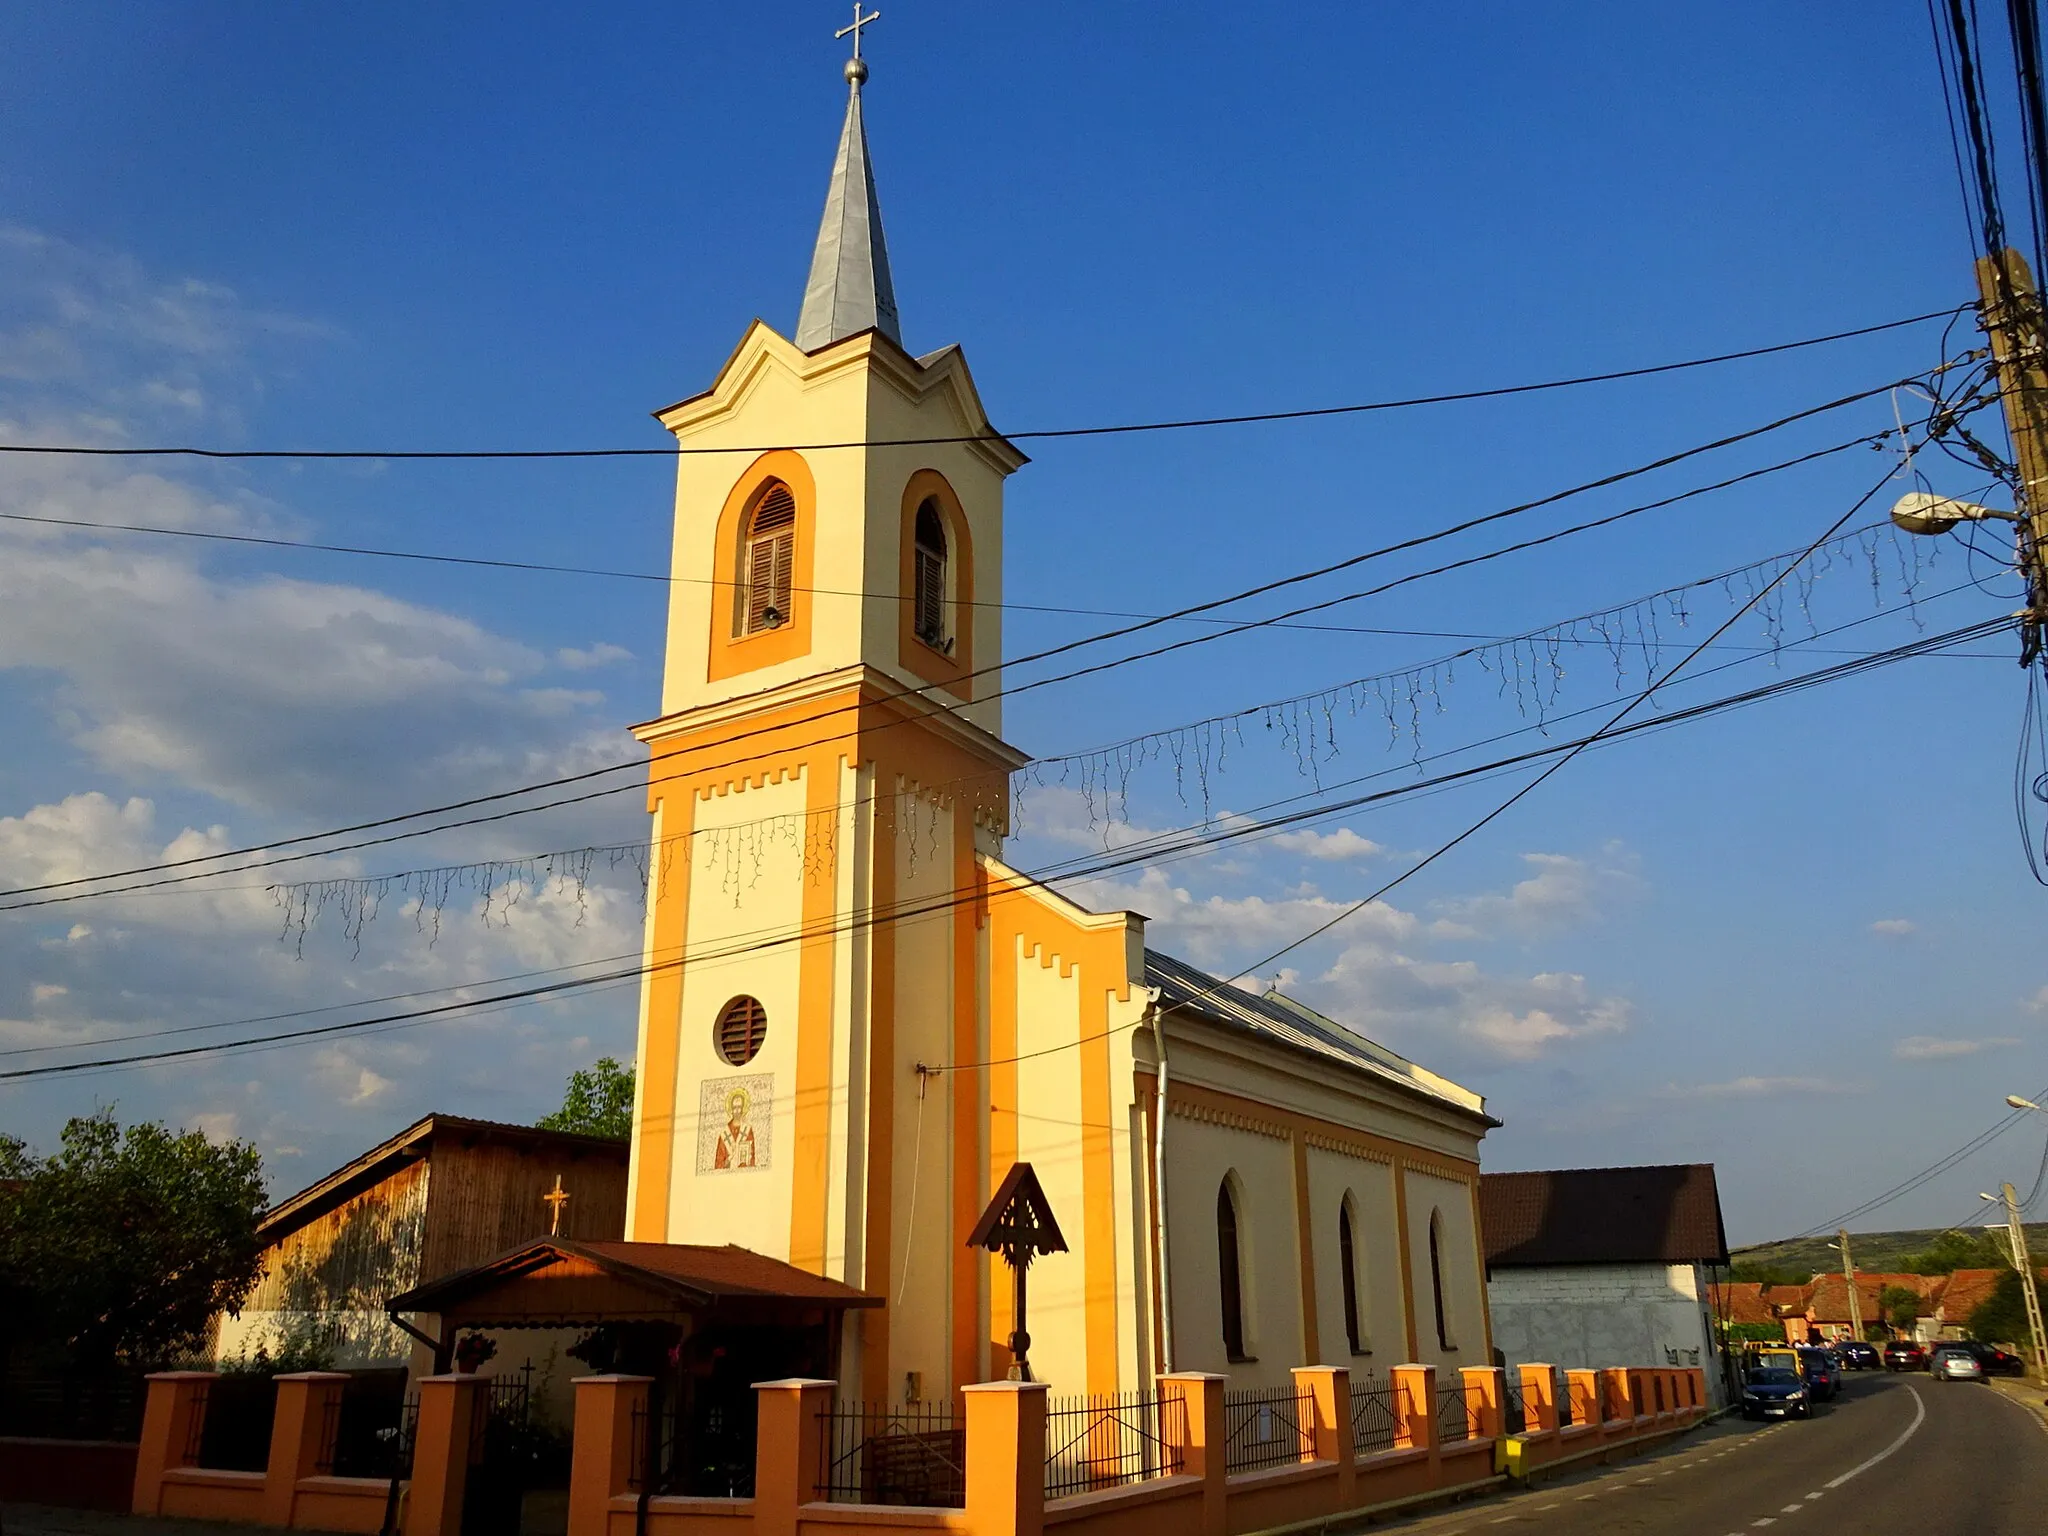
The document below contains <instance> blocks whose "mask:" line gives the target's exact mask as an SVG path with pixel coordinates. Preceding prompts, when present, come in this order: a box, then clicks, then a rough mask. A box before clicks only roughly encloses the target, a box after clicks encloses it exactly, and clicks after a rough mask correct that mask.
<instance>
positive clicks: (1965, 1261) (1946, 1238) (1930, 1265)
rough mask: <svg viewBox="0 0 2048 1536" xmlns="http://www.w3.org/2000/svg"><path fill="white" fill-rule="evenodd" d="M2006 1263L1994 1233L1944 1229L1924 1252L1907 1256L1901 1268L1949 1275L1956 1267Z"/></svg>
mask: <svg viewBox="0 0 2048 1536" xmlns="http://www.w3.org/2000/svg"><path fill="white" fill-rule="evenodd" d="M2010 1262H2011V1260H2010V1259H2009V1258H2008V1257H2007V1255H2006V1252H2005V1246H2004V1243H2003V1242H2002V1241H2001V1240H2000V1239H1999V1238H1998V1237H1996V1236H1989V1235H1983V1236H1980V1235H1978V1234H1976V1233H1969V1232H1944V1233H1942V1234H1941V1235H1940V1236H1939V1237H1937V1238H1935V1240H1934V1241H1933V1242H1932V1243H1931V1244H1929V1245H1928V1247H1927V1249H1926V1251H1925V1252H1922V1253H1916V1254H1913V1255H1912V1256H1911V1257H1909V1258H1908V1259H1907V1260H1906V1265H1905V1267H1906V1268H1907V1269H1908V1270H1909V1271H1911V1272H1912V1273H1913V1274H1916V1275H1952V1274H1954V1273H1955V1272H1956V1271H1957V1270H1959V1269H1997V1268H1998V1267H1999V1266H2000V1265H2003V1264H2007V1263H2010Z"/></svg>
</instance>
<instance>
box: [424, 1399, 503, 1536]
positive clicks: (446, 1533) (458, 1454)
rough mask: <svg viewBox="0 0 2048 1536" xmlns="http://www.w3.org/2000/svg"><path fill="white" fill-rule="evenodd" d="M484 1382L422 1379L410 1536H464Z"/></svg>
mask: <svg viewBox="0 0 2048 1536" xmlns="http://www.w3.org/2000/svg"><path fill="white" fill-rule="evenodd" d="M483 1381H484V1379H483V1377H481V1376H466V1375H454V1376H423V1377H421V1378H420V1417H419V1427H418V1429H417V1430H416V1431H415V1432H414V1435H413V1444H412V1482H411V1484H410V1487H409V1490H408V1492H407V1494H406V1503H405V1536H461V1532H462V1496H463V1494H464V1492H465V1491H467V1489H468V1487H469V1443H470V1437H471V1436H472V1435H473V1434H474V1433H475V1428H476V1416H477V1414H479V1413H480V1412H482V1410H483V1404H482V1389H483Z"/></svg>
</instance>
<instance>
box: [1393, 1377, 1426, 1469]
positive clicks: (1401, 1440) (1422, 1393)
mask: <svg viewBox="0 0 2048 1536" xmlns="http://www.w3.org/2000/svg"><path fill="white" fill-rule="evenodd" d="M1391 1374H1392V1376H1393V1378H1394V1444H1395V1445H1396V1446H1397V1447H1399V1448H1400V1449H1402V1450H1404V1451H1427V1452H1428V1453H1429V1460H1430V1465H1431V1466H1432V1467H1434V1466H1435V1465H1436V1463H1437V1460H1438V1450H1437V1437H1436V1367H1435V1366H1433V1365H1397V1366H1395V1367H1394V1369H1393V1371H1392V1372H1391Z"/></svg>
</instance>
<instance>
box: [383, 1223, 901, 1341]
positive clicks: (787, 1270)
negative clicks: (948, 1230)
mask: <svg viewBox="0 0 2048 1536" xmlns="http://www.w3.org/2000/svg"><path fill="white" fill-rule="evenodd" d="M882 1304H883V1298H882V1297H880V1296H870V1295H869V1294H868V1293H867V1292H865V1291H859V1290H855V1289H854V1288H853V1287H852V1286H850V1285H843V1284H841V1283H840V1282H839V1281H837V1280H828V1279H826V1278H825V1277H824V1276H822V1275H814V1274H811V1273H810V1272H809V1271H808V1270H802V1269H798V1268H797V1267H796V1266H795V1265H793V1264H785V1263H783V1262H782V1261H781V1260H780V1259H771V1258H769V1257H768V1256H767V1255H766V1254H760V1253H755V1252H754V1251H753V1250H752V1249H748V1248H740V1247H736V1246H733V1245H731V1244H727V1245H726V1246H724V1247H708V1246H699V1245H696V1244H690V1243H626V1242H602V1241H577V1240H573V1239H569V1238H542V1239H540V1240H538V1241H535V1242H527V1243H522V1244H520V1245H519V1246H518V1247H516V1248H511V1249H508V1250H506V1251H505V1252H504V1253H501V1254H499V1255H497V1256H496V1257H495V1258H492V1259H488V1260H486V1261H485V1262H483V1263H482V1264H478V1265H476V1266H475V1267H474V1268H471V1269H464V1270H458V1271H457V1272H456V1273H454V1274H451V1275H444V1276H442V1277H441V1278H440V1279H438V1280H433V1281H430V1282H428V1283H427V1284H425V1285H421V1286H415V1287H414V1288H413V1289H412V1290H409V1291H406V1292H404V1293H403V1294H402V1295H398V1296H394V1297H392V1298H391V1300H390V1301H389V1302H387V1303H386V1304H385V1310H386V1311H388V1312H390V1313H392V1314H393V1315H394V1316H396V1315H397V1314H399V1313H411V1314H419V1313H432V1314H435V1315H436V1316H438V1317H439V1319H440V1321H441V1327H442V1330H443V1334H444V1337H446V1336H451V1335H452V1331H453V1330H454V1329H458V1328H591V1327H596V1326H597V1325H598V1324H600V1323H618V1322H661V1321H674V1320H677V1319H680V1318H683V1317H688V1316H692V1315H696V1314H702V1313H714V1314H716V1315H717V1316H718V1317H719V1318H720V1319H721V1320H723V1321H727V1322H732V1323H782V1324H798V1325H801V1324H816V1323H824V1322H836V1321H837V1320H838V1319H839V1317H840V1316H841V1315H842V1314H844V1313H845V1312H846V1311H847V1310H848V1309H850V1308H854V1307H879V1306H881V1305H882ZM707 1321H708V1319H707Z"/></svg>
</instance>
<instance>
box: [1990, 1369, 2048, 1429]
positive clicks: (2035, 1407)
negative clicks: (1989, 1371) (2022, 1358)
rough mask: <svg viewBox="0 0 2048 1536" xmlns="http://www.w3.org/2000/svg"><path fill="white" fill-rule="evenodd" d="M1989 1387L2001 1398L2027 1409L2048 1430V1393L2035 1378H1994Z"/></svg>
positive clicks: (1991, 1379)
mask: <svg viewBox="0 0 2048 1536" xmlns="http://www.w3.org/2000/svg"><path fill="white" fill-rule="evenodd" d="M1987 1385H1989V1386H1990V1387H1992V1388H1993V1389H1994V1390H1995V1391H1997V1393H1998V1395H1999V1396H2001V1397H2009V1398H2011V1399H2012V1400H2013V1401H2014V1402H2016V1403H2018V1404H2019V1405H2020V1406H2021V1407H2022V1408H2025V1409H2027V1410H2028V1411H2029V1412H2030V1413H2032V1414H2034V1415H2035V1417H2037V1418H2039V1419H2040V1420H2041V1426H2042V1428H2044V1429H2048V1391H2044V1390H2043V1389H2042V1386H2041V1383H2040V1382H2038V1381H2036V1380H2035V1379H2034V1378H2033V1377H2031V1376H2029V1377H2024V1378H2022V1377H2018V1376H1993V1377H1991V1378H1990V1379H1989V1381H1988V1383H1987Z"/></svg>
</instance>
